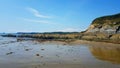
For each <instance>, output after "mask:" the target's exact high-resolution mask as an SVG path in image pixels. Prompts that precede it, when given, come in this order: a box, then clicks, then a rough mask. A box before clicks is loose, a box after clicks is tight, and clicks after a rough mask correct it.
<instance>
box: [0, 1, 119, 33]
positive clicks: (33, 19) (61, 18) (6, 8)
mask: <svg viewBox="0 0 120 68" xmlns="http://www.w3.org/2000/svg"><path fill="white" fill-rule="evenodd" d="M116 13H120V0H0V32H54V31H69V32H71V31H83V30H85V29H87V27H88V26H89V25H90V24H91V22H92V20H94V19H95V18H96V17H100V16H104V15H111V14H116Z"/></svg>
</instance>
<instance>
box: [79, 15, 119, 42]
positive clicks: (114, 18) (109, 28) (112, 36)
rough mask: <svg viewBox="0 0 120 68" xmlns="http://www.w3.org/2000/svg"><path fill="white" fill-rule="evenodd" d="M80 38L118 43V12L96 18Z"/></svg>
mask: <svg viewBox="0 0 120 68" xmlns="http://www.w3.org/2000/svg"><path fill="white" fill-rule="evenodd" d="M81 39H85V40H91V41H105V42H112V43H120V14H115V15H109V16H103V17H99V18H96V19H95V20H93V22H92V23H91V25H90V27H89V28H88V29H87V30H86V31H84V32H83V33H82V37H81Z"/></svg>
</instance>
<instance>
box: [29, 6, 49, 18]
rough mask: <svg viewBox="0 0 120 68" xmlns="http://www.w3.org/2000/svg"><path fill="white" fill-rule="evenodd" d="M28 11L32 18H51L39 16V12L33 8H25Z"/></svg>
mask: <svg viewBox="0 0 120 68" xmlns="http://www.w3.org/2000/svg"><path fill="white" fill-rule="evenodd" d="M27 10H28V11H30V12H31V13H32V14H33V15H34V16H36V17H39V18H51V17H50V16H45V15H42V14H40V12H39V11H38V10H36V9H34V8H30V7H29V8H27Z"/></svg>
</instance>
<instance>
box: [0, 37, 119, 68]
mask: <svg viewBox="0 0 120 68" xmlns="http://www.w3.org/2000/svg"><path fill="white" fill-rule="evenodd" d="M0 68H120V46H117V45H116V44H113V45H110V46H109V44H107V43H106V44H101V45H91V44H68V43H65V42H52V41H47V42H37V41H31V40H24V41H17V39H16V38H3V37H0Z"/></svg>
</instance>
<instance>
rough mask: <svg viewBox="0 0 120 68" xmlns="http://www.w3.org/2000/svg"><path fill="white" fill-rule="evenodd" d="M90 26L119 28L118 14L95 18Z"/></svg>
mask: <svg viewBox="0 0 120 68" xmlns="http://www.w3.org/2000/svg"><path fill="white" fill-rule="evenodd" d="M92 24H94V25H95V26H100V25H102V26H104V25H110V26H120V13H119V14H115V15H108V16H103V17H99V18H96V19H95V20H94V21H93V22H92Z"/></svg>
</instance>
